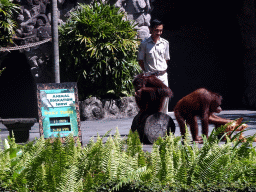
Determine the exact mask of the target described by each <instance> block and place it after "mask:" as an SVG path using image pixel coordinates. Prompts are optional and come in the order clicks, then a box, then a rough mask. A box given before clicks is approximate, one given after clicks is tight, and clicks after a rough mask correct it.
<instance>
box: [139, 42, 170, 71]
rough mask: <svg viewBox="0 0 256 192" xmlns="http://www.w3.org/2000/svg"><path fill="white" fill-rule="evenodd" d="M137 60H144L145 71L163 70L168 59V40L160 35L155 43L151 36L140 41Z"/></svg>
mask: <svg viewBox="0 0 256 192" xmlns="http://www.w3.org/2000/svg"><path fill="white" fill-rule="evenodd" d="M138 60H143V61H144V68H145V72H153V71H164V70H166V69H167V63H166V60H170V54H169V42H168V41H167V40H165V39H163V38H161V37H160V39H159V40H158V41H157V43H155V42H154V41H153V39H152V38H151V37H149V38H147V39H145V40H144V41H142V42H141V44H140V47H139V53H138Z"/></svg>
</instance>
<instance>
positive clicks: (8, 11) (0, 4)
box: [0, 0, 19, 47]
mask: <svg viewBox="0 0 256 192" xmlns="http://www.w3.org/2000/svg"><path fill="white" fill-rule="evenodd" d="M18 10H19V6H18V5H17V4H14V3H13V1H12V0H0V47H1V46H3V47H5V46H6V45H7V44H8V43H12V35H13V34H14V28H15V27H16V23H15V21H14V18H13V17H14V13H15V12H17V11H18Z"/></svg>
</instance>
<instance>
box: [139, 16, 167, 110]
mask: <svg viewBox="0 0 256 192" xmlns="http://www.w3.org/2000/svg"><path fill="white" fill-rule="evenodd" d="M163 28H164V25H163V23H162V22H161V21H159V20H157V19H154V20H153V21H151V22H150V28H149V29H150V32H151V36H150V37H148V38H147V39H145V40H144V41H142V42H141V44H140V47H139V53H138V61H139V64H140V66H141V68H142V70H143V71H144V72H161V73H159V74H162V75H159V76H157V77H158V78H159V79H160V80H161V81H162V82H163V83H164V84H165V85H166V86H167V87H168V77H167V63H168V60H170V54H169V42H168V41H167V40H165V39H163V38H161V37H160V36H161V35H162V32H163ZM162 72H163V73H162ZM168 104H169V98H166V99H165V103H164V106H163V109H162V112H163V113H166V114H167V113H168Z"/></svg>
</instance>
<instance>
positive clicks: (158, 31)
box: [150, 25, 164, 39]
mask: <svg viewBox="0 0 256 192" xmlns="http://www.w3.org/2000/svg"><path fill="white" fill-rule="evenodd" d="M163 29H164V26H163V25H157V26H156V27H155V28H153V29H151V30H150V31H151V37H152V38H153V39H155V38H156V39H159V38H160V36H161V35H162V33H163Z"/></svg>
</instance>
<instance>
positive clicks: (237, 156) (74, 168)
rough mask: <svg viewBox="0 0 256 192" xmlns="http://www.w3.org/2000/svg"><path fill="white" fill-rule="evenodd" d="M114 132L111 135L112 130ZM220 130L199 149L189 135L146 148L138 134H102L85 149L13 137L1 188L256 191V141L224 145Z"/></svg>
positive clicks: (2, 157)
mask: <svg viewBox="0 0 256 192" xmlns="http://www.w3.org/2000/svg"><path fill="white" fill-rule="evenodd" d="M106 135H108V133H107V134H106ZM217 135H218V131H216V132H213V133H212V134H211V136H210V137H209V139H206V138H204V140H205V144H204V145H203V146H202V147H201V148H199V147H198V146H197V145H196V144H192V142H191V140H190V137H189V136H188V135H186V138H185V140H184V142H183V143H182V142H181V137H174V136H173V135H170V136H166V137H165V138H159V139H158V140H157V141H156V142H155V143H154V145H153V148H152V151H151V153H148V152H144V151H143V146H142V144H141V143H140V141H139V137H138V134H137V133H131V132H130V133H129V135H128V136H127V138H126V139H121V137H120V135H119V133H118V130H117V131H116V134H115V135H114V136H109V137H108V139H107V140H106V139H104V137H99V136H98V137H97V138H96V141H95V139H94V138H92V139H91V141H90V142H89V144H87V145H86V146H85V147H81V145H80V142H77V143H75V142H74V140H73V137H71V136H70V137H68V138H67V140H66V144H65V145H64V144H61V142H60V140H59V139H58V138H56V139H55V140H54V141H53V142H50V140H45V139H43V138H40V139H38V140H36V141H34V142H30V143H28V144H25V145H24V146H21V145H17V144H15V141H14V139H13V138H11V139H9V140H8V141H7V140H5V142H4V149H3V150H1V151H0V186H1V187H2V189H7V190H15V191H200V190H202V191H221V190H227V191H238V190H241V191H255V190H256V151H255V147H253V146H252V139H250V138H248V139H247V142H245V143H240V141H238V140H237V141H236V140H235V137H237V135H236V136H234V137H233V138H232V139H227V143H226V144H222V145H220V143H219V142H220V140H219V139H218V136H217Z"/></svg>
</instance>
